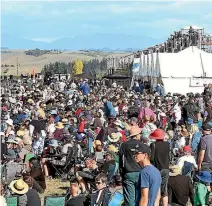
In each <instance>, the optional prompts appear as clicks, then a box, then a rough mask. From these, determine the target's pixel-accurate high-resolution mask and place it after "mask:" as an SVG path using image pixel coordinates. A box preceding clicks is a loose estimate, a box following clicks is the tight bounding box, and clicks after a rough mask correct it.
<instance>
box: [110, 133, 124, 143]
mask: <svg viewBox="0 0 212 206" xmlns="http://www.w3.org/2000/svg"><path fill="white" fill-rule="evenodd" d="M121 137H122V134H121V133H120V132H117V133H112V134H111V135H110V136H108V140H109V141H110V142H118V141H119V139H120V138H121Z"/></svg>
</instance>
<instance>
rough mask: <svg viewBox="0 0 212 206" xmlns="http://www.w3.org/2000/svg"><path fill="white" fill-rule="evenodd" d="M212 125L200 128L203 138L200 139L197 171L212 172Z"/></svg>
mask: <svg viewBox="0 0 212 206" xmlns="http://www.w3.org/2000/svg"><path fill="white" fill-rule="evenodd" d="M211 130H212V125H210V124H207V123H206V124H204V125H203V126H202V134H203V137H202V138H201V139H200V151H199V156H198V170H205V171H208V172H212V134H211Z"/></svg>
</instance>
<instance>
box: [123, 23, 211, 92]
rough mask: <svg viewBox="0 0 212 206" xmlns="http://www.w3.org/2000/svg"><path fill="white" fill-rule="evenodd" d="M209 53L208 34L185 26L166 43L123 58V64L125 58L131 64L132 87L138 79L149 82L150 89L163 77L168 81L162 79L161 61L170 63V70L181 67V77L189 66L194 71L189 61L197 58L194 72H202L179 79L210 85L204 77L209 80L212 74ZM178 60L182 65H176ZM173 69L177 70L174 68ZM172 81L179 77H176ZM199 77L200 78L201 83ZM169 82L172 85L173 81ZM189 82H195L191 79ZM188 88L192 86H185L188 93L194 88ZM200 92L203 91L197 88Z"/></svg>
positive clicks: (199, 29) (209, 36)
mask: <svg viewBox="0 0 212 206" xmlns="http://www.w3.org/2000/svg"><path fill="white" fill-rule="evenodd" d="M210 53H212V36H211V35H207V34H206V33H205V30H204V28H201V27H197V26H188V27H185V28H183V29H181V30H180V31H178V32H174V34H172V35H170V37H169V38H168V39H167V41H166V42H164V43H162V44H159V45H156V46H153V47H149V48H146V49H144V50H142V51H138V52H135V53H133V54H132V55H128V56H125V57H122V61H125V60H126V59H128V65H129V64H130V62H129V61H132V63H133V66H132V83H131V86H132V85H133V82H134V81H135V80H137V79H142V80H143V81H146V80H148V81H151V85H152V86H153V85H156V84H157V83H161V80H162V78H163V80H164V81H165V79H164V78H170V77H163V74H164V62H163V61H164V59H165V62H169V70H170V71H171V70H173V68H176V65H178V67H181V69H182V74H183V73H185V72H184V71H185V70H189V71H190V70H192V67H193V68H195V64H193V63H192V61H193V62H195V61H196V60H195V58H196V59H198V68H197V67H196V71H200V70H201V73H199V74H198V75H192V72H190V73H189V75H188V74H187V76H186V75H184V76H183V77H182V76H180V78H190V79H192V78H198V81H199V82H200V81H202V82H210V81H209V80H207V81H206V78H207V79H211V78H212V75H211V72H210V71H212V56H211V55H212V54H211V55H210ZM163 54H164V55H163ZM132 57H134V58H132ZM178 61H182V62H184V64H179V63H178ZM192 65H193V66H192ZM138 69H139V71H138ZM166 69H168V68H166ZM166 69H165V70H166ZM176 70H179V69H177V68H176ZM206 70H207V72H206ZM191 75H192V76H191ZM173 78H178V77H176V75H175V77H173ZM200 78H202V79H201V80H200ZM203 78H204V80H203ZM171 82H173V79H172V81H171ZM190 82H195V81H194V80H190ZM178 84H179V82H178ZM186 85H187V81H185V84H184V86H185V87H186ZM199 85H200V84H199ZM190 86H191V84H189V85H187V87H188V88H187V90H192V89H194V88H191V87H190ZM199 89H202V88H200V86H199ZM194 90H195V89H194Z"/></svg>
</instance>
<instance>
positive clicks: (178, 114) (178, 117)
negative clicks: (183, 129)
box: [171, 104, 182, 123]
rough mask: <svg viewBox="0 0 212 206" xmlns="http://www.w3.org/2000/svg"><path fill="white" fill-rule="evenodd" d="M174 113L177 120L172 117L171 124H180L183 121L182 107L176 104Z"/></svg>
mask: <svg viewBox="0 0 212 206" xmlns="http://www.w3.org/2000/svg"><path fill="white" fill-rule="evenodd" d="M173 113H174V115H175V119H174V118H173V117H172V119H171V122H176V123H178V122H179V121H180V120H181V114H182V112H181V109H180V107H179V106H178V105H177V104H176V105H175V106H174V108H173Z"/></svg>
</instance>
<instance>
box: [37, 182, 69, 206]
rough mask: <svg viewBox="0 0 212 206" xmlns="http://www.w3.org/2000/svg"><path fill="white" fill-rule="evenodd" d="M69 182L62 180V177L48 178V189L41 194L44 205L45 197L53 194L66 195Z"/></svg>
mask: <svg viewBox="0 0 212 206" xmlns="http://www.w3.org/2000/svg"><path fill="white" fill-rule="evenodd" d="M69 185H70V184H69V182H68V181H67V182H61V181H60V179H52V180H46V190H45V192H44V193H43V194H41V195H40V197H41V201H42V205H44V197H46V196H51V195H65V194H66V189H67V188H68V187H69Z"/></svg>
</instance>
